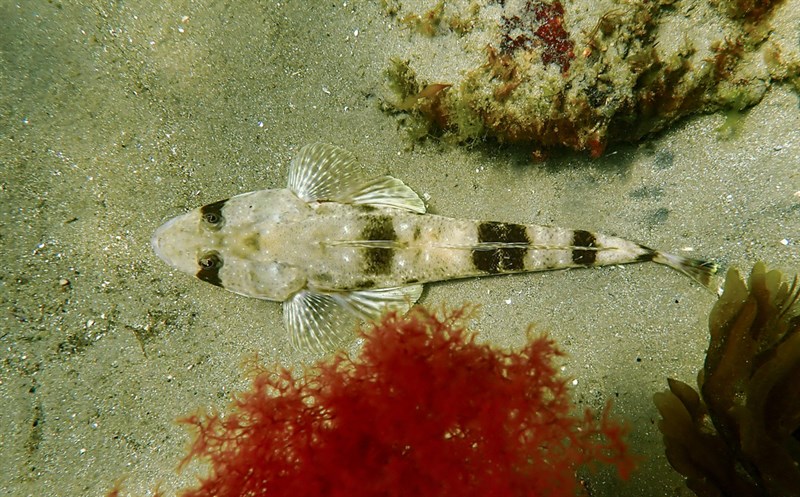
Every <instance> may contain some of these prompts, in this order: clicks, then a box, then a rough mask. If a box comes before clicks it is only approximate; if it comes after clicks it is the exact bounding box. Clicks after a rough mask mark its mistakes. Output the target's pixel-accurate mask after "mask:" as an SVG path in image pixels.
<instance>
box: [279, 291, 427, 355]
mask: <svg viewBox="0 0 800 497" xmlns="http://www.w3.org/2000/svg"><path fill="white" fill-rule="evenodd" d="M420 294H422V285H413V286H408V287H398V288H386V289H380V290H360V291H354V292H335V293H317V292H313V291H311V290H303V291H300V292H298V293H296V294H295V295H294V296H293V297H292V298H291V299H289V300H287V301H286V302H284V303H283V321H284V324H285V326H286V329H287V330H288V331H289V340H290V342H291V343H292V346H294V347H295V348H297V349H299V350H313V351H315V352H324V351H329V350H332V349H335V348H336V347H338V346H340V345H342V343H343V342H344V341H345V340H346V339H347V338H348V337H350V336H352V335H353V333H354V332H355V328H356V325H357V322H358V321H359V320H375V319H378V318H380V316H381V314H382V313H383V312H385V311H386V310H387V309H395V310H397V311H398V312H400V313H405V312H407V311H408V309H410V308H411V306H412V305H413V304H414V302H416V301H417V299H419V296H420Z"/></svg>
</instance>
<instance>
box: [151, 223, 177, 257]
mask: <svg viewBox="0 0 800 497" xmlns="http://www.w3.org/2000/svg"><path fill="white" fill-rule="evenodd" d="M179 219H180V217H175V218H172V219H170V220H169V221H167V222H166V223H164V224H162V225H161V226H159V227H158V228H157V229H156V231H155V232H154V233H153V236H152V237H150V247H151V248H152V249H153V252H155V254H156V255H157V256H158V258H159V259H161V260H162V261H164V262H166V263H167V264H169V265H170V266H175V261H174V260H173V259H174V255H175V254H172V256H171V255H170V254H169V253H168V252H169V247H168V245H169V244H168V243H166V242H167V240H168V239H169V232H170V231H172V228H173V226H175V223H176V222H177V221H178V220H179Z"/></svg>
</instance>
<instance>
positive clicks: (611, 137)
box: [383, 0, 800, 158]
mask: <svg viewBox="0 0 800 497" xmlns="http://www.w3.org/2000/svg"><path fill="white" fill-rule="evenodd" d="M383 6H384V12H385V14H386V15H387V16H389V17H390V18H391V19H392V20H393V22H394V23H395V24H396V25H397V26H398V27H399V28H401V31H402V32H404V33H406V35H405V36H407V40H405V45H403V42H402V41H401V42H398V44H400V45H401V46H403V50H398V53H396V54H395V55H393V56H392V57H391V59H390V61H389V67H388V69H387V79H388V84H387V88H388V91H387V95H386V97H385V100H384V110H386V111H387V112H389V113H392V114H395V115H397V116H398V119H399V120H400V122H401V125H403V126H405V127H406V129H408V130H409V133H410V135H411V136H412V137H414V138H421V137H424V136H428V135H429V134H436V133H439V134H441V133H444V135H445V136H446V137H448V138H451V139H453V140H455V141H458V142H468V141H471V140H476V139H483V138H485V137H490V138H494V139H496V140H497V141H499V142H506V143H527V144H530V145H531V146H532V148H533V150H534V158H541V157H543V156H544V154H545V152H544V151H545V149H547V148H549V147H566V148H569V149H574V150H579V151H587V152H589V153H590V155H592V156H594V157H597V156H599V155H601V154H602V153H603V151H604V150H605V148H606V146H607V145H608V144H609V143H613V142H632V141H637V140H640V139H642V138H643V137H646V136H647V135H649V134H652V133H654V132H657V131H659V130H661V129H664V128H665V127H666V126H668V125H669V124H671V123H673V122H674V121H676V120H677V119H679V118H681V117H683V116H686V115H689V114H692V113H696V112H709V111H715V110H719V109H730V110H733V111H740V110H743V109H746V108H747V107H749V106H752V105H754V104H756V103H758V102H759V101H760V100H761V98H762V97H763V95H764V93H765V92H766V91H767V89H768V88H769V86H770V85H771V84H773V83H774V82H777V81H788V82H790V83H791V84H793V85H794V86H795V87H796V88H800V48H798V46H797V43H796V27H797V23H798V22H800V21H799V19H800V17H798V16H800V14H798V13H797V12H796V11H798V10H800V9H798V8H797V2H792V1H786V2H775V1H769V0H761V1H755V0H749V1H744V0H740V1H716V2H698V1H673V0H661V1H654V2H643V1H642V2H618V1H613V0H601V1H597V2H583V3H578V2H561V1H559V0H552V1H543V0H527V1H525V0H483V1H469V0H453V1H448V2H444V1H440V2H438V3H434V2H430V1H428V2H426V1H416V2H415V1H411V2H403V3H402V5H401V4H400V3H399V2H394V1H391V0H384V2H383ZM792 6H793V7H794V8H792Z"/></svg>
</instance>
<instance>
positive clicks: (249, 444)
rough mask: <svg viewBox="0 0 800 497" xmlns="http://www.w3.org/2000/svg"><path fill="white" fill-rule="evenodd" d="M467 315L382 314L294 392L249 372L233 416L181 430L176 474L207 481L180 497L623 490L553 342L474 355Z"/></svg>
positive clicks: (622, 469)
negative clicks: (593, 486) (585, 479)
mask: <svg viewBox="0 0 800 497" xmlns="http://www.w3.org/2000/svg"><path fill="white" fill-rule="evenodd" d="M470 312H471V311H470V310H469V309H466V308H461V309H457V310H452V311H441V312H439V313H434V312H431V311H429V310H426V309H425V308H423V307H415V308H414V309H412V311H411V312H410V313H409V314H408V315H407V316H405V317H403V316H399V315H398V314H396V313H389V314H387V315H386V316H385V317H384V318H383V320H382V321H381V322H379V323H376V324H374V325H373V328H372V329H371V330H370V331H369V332H368V333H367V334H366V335H365V342H364V346H363V350H362V351H361V352H360V355H359V356H358V357H357V358H355V359H350V358H348V357H346V356H345V355H344V354H340V355H337V356H335V358H333V359H329V360H327V361H324V362H321V363H318V364H317V365H316V366H315V367H314V368H312V370H311V371H308V372H307V374H306V375H304V376H302V377H300V378H296V377H295V376H293V375H292V373H291V372H290V371H288V370H285V369H283V370H273V369H267V368H263V367H261V368H257V369H256V371H255V376H254V379H253V385H252V389H251V390H250V391H248V392H245V393H243V394H241V395H239V396H238V397H237V398H236V400H235V401H234V403H233V406H232V408H231V410H230V412H227V413H225V414H224V415H221V414H201V415H194V416H190V417H187V418H186V419H184V420H183V421H184V422H185V423H187V424H189V425H191V426H193V427H194V428H196V438H195V440H194V443H193V444H192V446H191V450H190V452H189V454H188V456H187V458H186V460H185V461H184V463H186V462H188V461H189V460H192V459H200V460H203V461H207V462H209V463H210V472H209V474H208V475H207V476H205V477H203V478H201V479H200V482H199V485H198V486H197V487H196V488H192V489H187V490H184V491H183V492H182V493H180V495H182V496H184V497H203V496H244V495H248V496H259V495H269V496H292V497H297V496H320V495H325V496H347V497H354V496H399V495H417V496H421V497H433V496H454V495H458V496H472V495H474V496H487V495H491V496H497V497H503V496H543V495H547V496H574V495H584V494H585V490H584V489H583V487H582V486H581V483H580V481H579V479H578V476H576V470H578V469H579V468H581V467H589V468H594V467H596V465H598V464H608V465H612V466H615V467H616V469H617V471H618V473H619V475H620V476H621V477H622V478H626V477H627V476H628V475H629V473H630V472H631V471H632V469H633V466H634V460H633V457H631V455H630V454H629V452H628V449H627V445H626V443H625V442H624V440H623V437H624V435H625V433H626V429H625V428H624V427H623V425H621V424H620V423H618V422H616V421H614V420H612V419H611V418H610V417H609V416H608V410H607V409H606V410H604V411H603V412H602V414H601V415H600V416H595V415H594V414H593V413H592V412H590V411H589V410H586V411H585V412H583V413H578V414H575V413H574V405H573V403H572V402H571V400H570V397H569V390H568V387H567V381H566V379H565V378H563V377H561V376H560V375H558V374H557V371H556V366H555V364H554V360H555V359H556V358H557V357H559V356H561V355H562V353H561V352H560V351H559V350H558V349H557V348H556V346H555V344H554V342H553V341H552V340H551V339H549V338H547V337H545V336H540V337H537V338H533V339H532V340H530V341H529V342H528V343H527V345H525V346H524V347H523V348H522V349H521V350H520V351H518V352H504V351H500V350H497V349H495V348H492V347H491V346H489V345H482V344H478V343H476V342H475V339H474V338H475V337H474V334H472V333H471V332H469V331H467V330H466V328H465V327H464V321H465V318H467V317H468V316H469V314H470ZM117 491H118V490H115V492H117Z"/></svg>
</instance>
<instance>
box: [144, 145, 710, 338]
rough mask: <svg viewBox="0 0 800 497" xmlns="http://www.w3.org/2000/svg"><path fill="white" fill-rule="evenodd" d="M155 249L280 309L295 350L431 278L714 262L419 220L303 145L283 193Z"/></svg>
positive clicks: (331, 156) (377, 183)
mask: <svg viewBox="0 0 800 497" xmlns="http://www.w3.org/2000/svg"><path fill="white" fill-rule="evenodd" d="M152 245H153V248H154V250H155V252H156V253H157V254H158V255H159V257H161V258H162V259H163V260H164V261H166V262H167V263H168V264H170V265H172V266H173V267H175V268H177V269H179V270H181V271H183V272H186V273H189V274H193V275H195V276H197V277H198V278H199V279H201V280H204V281H206V282H209V283H212V284H214V285H216V286H220V287H223V288H225V289H227V290H230V291H232V292H235V293H239V294H241V295H245V296H248V297H255V298H261V299H267V300H275V301H282V302H284V322H285V324H286V327H287V328H288V330H289V332H290V337H291V341H292V343H293V345H295V346H296V347H300V348H304V347H310V348H312V349H316V350H322V349H326V348H330V347H333V346H336V345H337V344H338V343H339V342H340V341H341V340H342V339H343V338H344V337H345V336H347V333H348V332H349V331H350V330H352V329H353V328H354V326H355V322H354V321H355V320H358V319H374V318H376V317H378V316H379V315H380V314H381V313H382V312H383V311H384V310H385V309H386V307H392V308H396V309H398V310H399V311H400V312H405V311H406V310H407V309H408V308H409V307H410V306H411V305H412V304H413V303H414V302H415V301H416V300H417V299H418V298H419V296H420V293H421V292H422V285H423V284H424V283H428V282H433V281H442V280H449V279H456V278H468V277H474V276H485V275H492V274H507V273H519V272H533V271H547V270H553V269H563V268H570V267H591V266H604V265H611V264H627V263H633V262H645V261H653V262H657V263H661V264H665V265H668V266H670V267H673V268H675V269H677V270H679V271H681V272H684V273H686V274H688V275H689V276H691V277H692V278H694V279H696V280H697V281H699V282H700V283H702V284H704V285H706V286H707V285H708V283H709V278H710V276H711V275H712V274H714V273H715V272H716V266H715V265H714V264H713V263H709V262H705V261H700V260H696V259H688V258H685V257H681V256H676V255H671V254H667V253H663V252H660V251H656V250H652V249H650V248H648V247H645V246H643V245H640V244H638V243H635V242H631V241H628V240H625V239H622V238H618V237H612V236H607V235H602V234H599V233H592V232H589V231H583V230H570V229H564V228H557V227H549V226H539V225H527V224H514V223H503V222H494V221H472V220H465V219H453V218H448V217H443V216H437V215H432V214H426V213H425V206H424V204H423V202H422V200H421V199H420V198H419V197H418V196H417V195H416V194H415V193H414V192H413V191H412V190H411V189H410V188H409V187H407V186H406V185H405V184H403V183H402V182H401V181H399V180H397V179H395V178H392V177H390V176H383V177H380V178H376V179H373V180H365V179H364V178H363V177H362V176H361V175H360V174H358V173H357V172H356V169H355V161H354V159H353V157H352V155H351V154H350V153H349V152H347V151H345V150H343V149H340V148H337V147H333V146H331V145H326V144H313V145H309V146H306V147H303V148H302V149H301V150H300V153H299V154H298V156H297V157H296V158H295V159H294V160H293V161H292V164H291V166H290V173H289V185H288V188H286V189H274V190H260V191H255V192H250V193H245V194H242V195H237V196H235V197H232V198H230V199H227V200H222V201H219V202H215V203H213V204H209V205H206V206H204V207H201V208H199V209H195V210H194V211H190V212H188V213H186V214H184V215H182V216H179V217H176V218H174V219H172V220H170V221H168V222H167V223H166V224H164V225H163V226H161V227H160V228H159V229H158V230H157V231H156V232H155V234H154V235H153V240H152Z"/></svg>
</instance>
